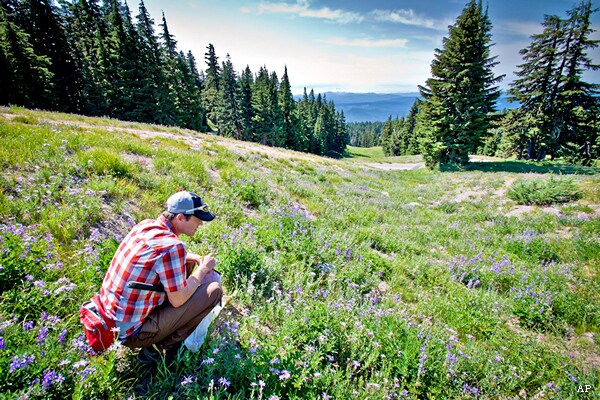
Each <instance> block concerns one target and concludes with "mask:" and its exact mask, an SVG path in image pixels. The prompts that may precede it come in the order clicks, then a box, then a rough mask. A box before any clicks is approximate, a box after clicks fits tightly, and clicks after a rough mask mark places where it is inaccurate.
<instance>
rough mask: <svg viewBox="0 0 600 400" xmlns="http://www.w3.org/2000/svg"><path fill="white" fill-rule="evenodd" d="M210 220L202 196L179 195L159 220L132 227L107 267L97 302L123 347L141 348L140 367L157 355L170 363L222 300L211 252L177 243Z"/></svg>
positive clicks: (151, 361)
mask: <svg viewBox="0 0 600 400" xmlns="http://www.w3.org/2000/svg"><path fill="white" fill-rule="evenodd" d="M214 218H215V216H214V215H213V214H212V213H211V212H209V210H208V206H207V205H206V204H205V203H203V202H202V199H201V198H200V196H198V195H196V194H195V193H192V192H188V191H180V192H177V193H175V194H174V195H172V196H171V197H169V199H168V200H167V204H166V210H165V211H164V212H163V214H162V215H161V216H159V217H158V219H156V220H150V219H149V220H145V221H142V222H140V223H139V224H137V225H136V226H134V227H133V229H132V230H131V232H129V234H127V236H126V237H125V239H123V241H122V242H121V244H120V245H119V248H118V249H117V252H116V253H115V255H114V257H113V259H112V261H111V263H110V266H109V268H108V271H107V272H106V276H105V277H104V281H103V283H102V287H101V289H100V300H101V302H102V305H103V306H104V308H105V311H106V315H107V316H108V317H109V318H110V319H112V320H113V321H114V322H115V325H116V327H117V328H118V330H119V339H120V340H121V342H122V344H123V345H125V346H127V347H130V348H139V347H141V348H142V350H141V351H140V353H139V355H138V360H139V361H140V362H141V363H143V364H147V365H151V364H154V363H156V362H157V361H158V360H159V359H160V356H161V355H162V356H164V357H165V360H166V361H167V362H170V361H171V360H172V359H173V358H174V356H175V355H176V354H177V351H178V350H179V348H180V347H181V344H182V343H183V341H184V340H185V339H186V338H187V337H188V336H189V335H190V334H191V333H192V332H193V331H194V329H195V328H196V326H197V325H198V324H199V323H200V321H202V319H203V318H204V317H205V316H206V315H207V314H208V313H210V311H211V310H212V308H213V307H214V306H215V305H216V304H218V303H219V301H220V300H221V296H222V290H221V287H220V286H219V283H218V274H217V273H216V272H215V271H213V269H214V267H215V264H216V260H215V259H214V257H213V254H212V253H211V254H208V255H206V256H199V255H197V254H193V253H191V252H188V251H186V248H185V244H184V243H183V242H182V241H181V240H180V239H179V235H180V234H184V235H187V236H190V237H192V236H194V234H195V233H196V231H197V230H198V227H199V226H201V225H202V224H203V223H204V222H208V221H212V220H213V219H214Z"/></svg>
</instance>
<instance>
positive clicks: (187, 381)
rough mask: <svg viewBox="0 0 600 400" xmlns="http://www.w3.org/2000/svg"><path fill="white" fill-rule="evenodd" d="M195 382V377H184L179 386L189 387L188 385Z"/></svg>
mask: <svg viewBox="0 0 600 400" xmlns="http://www.w3.org/2000/svg"><path fill="white" fill-rule="evenodd" d="M195 380H196V377H195V376H192V375H189V376H186V377H184V378H183V380H182V381H181V386H185V385H189V384H190V383H194V381H195Z"/></svg>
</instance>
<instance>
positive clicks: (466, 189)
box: [0, 108, 600, 400]
mask: <svg viewBox="0 0 600 400" xmlns="http://www.w3.org/2000/svg"><path fill="white" fill-rule="evenodd" d="M373 161H377V162H381V163H385V162H388V163H392V162H396V163H411V162H415V163H416V162H419V161H420V160H419V159H418V158H415V157H413V158H397V159H385V158H384V157H383V153H382V152H381V149H358V148H350V149H349V151H348V157H347V158H345V159H342V160H333V159H328V158H320V157H316V156H311V155H306V154H302V153H297V152H292V151H285V150H281V149H273V148H263V147H261V146H259V145H257V144H250V143H248V144H245V143H241V142H236V141H234V140H230V139H225V138H221V137H217V136H210V135H205V134H199V133H195V132H191V131H186V130H182V129H174V128H166V127H158V126H150V125H144V124H133V123H125V122H120V121H114V120H109V119H99V118H86V117H81V116H75V115H67V114H59V113H46V112H40V111H29V110H25V109H21V108H10V109H8V108H3V109H0V164H1V168H2V175H1V177H0V398H2V399H4V398H6V399H13V398H22V399H25V398H33V399H47V398H61V399H62V398H75V399H205V398H206V399H271V400H275V399H398V398H399V399H423V398H431V399H499V398H500V399H529V398H531V399H582V398H597V397H598V394H599V393H600V379H599V378H600V376H599V372H598V371H599V369H598V367H599V365H600V345H599V343H600V335H599V332H600V331H599V328H600V290H599V288H600V169H599V168H583V167H572V166H563V165H558V164H549V163H546V164H532V163H528V162H524V161H501V160H486V161H481V162H474V163H472V165H471V166H470V167H469V168H468V169H467V170H462V171H431V170H429V169H425V168H421V169H416V170H406V171H402V170H390V171H386V170H382V169H376V168H371V167H370V166H369V165H368V162H373ZM180 187H182V188H185V189H189V190H192V191H195V192H197V193H198V194H200V195H201V196H202V197H203V198H204V199H205V201H206V202H207V203H208V204H209V205H210V207H211V211H213V212H214V213H215V214H216V215H217V216H218V217H217V219H216V220H215V221H213V222H211V223H209V224H205V225H204V227H202V228H201V229H200V230H199V231H198V233H197V234H196V236H195V237H194V238H191V239H190V238H184V240H185V241H186V243H187V246H188V248H189V249H190V250H192V251H194V252H197V253H200V254H202V253H206V252H209V251H212V252H215V254H216V258H217V259H218V260H219V266H218V269H219V271H220V272H221V273H222V274H223V285H224V288H225V292H226V294H227V295H229V296H231V299H230V300H229V303H228V305H227V307H226V308H225V309H224V310H223V311H222V313H221V316H220V318H219V320H218V321H217V323H215V324H214V325H213V327H212V331H211V334H210V337H209V338H208V339H207V341H206V342H205V344H204V346H203V347H202V348H201V350H200V351H199V352H198V353H191V352H189V351H182V352H180V354H179V355H178V358H177V360H176V362H175V363H174V364H172V365H159V366H158V367H156V368H154V369H148V368H147V367H143V366H141V365H139V364H138V363H137V362H136V359H135V355H136V353H135V352H134V351H131V350H129V349H127V348H124V347H122V346H119V345H118V344H117V345H115V346H113V348H111V349H110V350H109V351H107V352H104V353H102V354H98V355H95V354H92V352H91V350H90V349H89V348H88V347H87V345H86V344H85V341H84V336H83V330H82V326H81V325H80V323H79V319H78V317H79V315H78V309H79V306H80V305H81V303H83V302H84V301H86V300H87V299H89V298H90V297H91V296H92V294H93V293H94V292H95V291H97V290H99V287H100V284H101V282H102V278H103V276H104V273H105V271H106V269H107V267H108V264H109V262H110V259H111V257H112V255H113V254H114V251H115V250H116V247H117V245H118V243H119V240H120V239H121V238H122V237H123V236H124V235H125V234H126V233H127V232H128V230H129V229H130V227H131V226H133V224H135V223H137V222H139V221H141V220H143V219H146V218H154V217H156V216H158V215H159V213H160V212H161V211H162V205H163V204H164V202H165V200H166V199H167V197H168V196H169V195H170V194H172V193H173V192H175V191H176V190H177V189H178V188H180ZM586 385H589V387H590V388H592V389H591V390H588V392H587V393H582V392H581V391H579V392H578V390H579V389H581V388H585V387H586Z"/></svg>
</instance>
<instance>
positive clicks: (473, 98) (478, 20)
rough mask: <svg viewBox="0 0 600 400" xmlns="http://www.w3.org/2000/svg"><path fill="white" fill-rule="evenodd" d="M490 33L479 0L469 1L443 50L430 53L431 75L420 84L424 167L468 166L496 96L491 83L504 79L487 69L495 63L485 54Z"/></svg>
mask: <svg viewBox="0 0 600 400" xmlns="http://www.w3.org/2000/svg"><path fill="white" fill-rule="evenodd" d="M490 31H491V22H490V20H489V17H488V13H487V10H485V11H484V10H483V9H482V5H481V0H479V1H476V0H471V1H470V2H469V3H467V5H466V7H465V8H464V9H463V12H462V14H461V15H460V16H459V17H458V18H457V21H456V23H455V24H454V25H452V26H450V28H449V36H448V37H447V38H444V40H443V48H442V49H441V50H440V49H436V51H435V53H436V54H435V59H434V60H433V62H432V64H431V73H432V75H433V77H432V78H430V79H428V80H427V83H426V86H419V89H420V91H421V95H422V96H423V98H424V99H425V101H426V102H427V103H428V104H427V107H424V111H425V112H426V118H427V123H428V125H429V129H430V134H429V135H428V136H427V137H425V138H423V139H422V140H423V150H424V154H423V157H424V159H425V161H426V163H427V164H428V165H429V166H432V165H434V164H436V163H442V164H445V163H457V164H460V165H464V164H467V163H468V162H469V153H471V152H474V151H475V150H476V149H477V146H478V144H479V141H480V138H481V136H482V135H483V134H485V133H486V132H487V130H488V127H489V126H490V116H489V114H490V113H491V112H493V111H494V106H495V102H496V100H497V98H498V96H499V95H500V90H499V89H498V87H497V86H494V85H495V84H496V83H497V82H499V81H500V80H501V79H502V78H503V76H499V77H494V75H493V72H492V67H493V66H494V65H496V64H497V62H495V61H494V60H495V57H490V46H491V43H490V42H491V35H490Z"/></svg>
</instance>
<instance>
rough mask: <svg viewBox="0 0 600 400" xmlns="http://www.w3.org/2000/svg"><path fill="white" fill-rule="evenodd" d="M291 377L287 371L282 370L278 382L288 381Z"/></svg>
mask: <svg viewBox="0 0 600 400" xmlns="http://www.w3.org/2000/svg"><path fill="white" fill-rule="evenodd" d="M290 377H291V375H290V371H288V370H285V369H284V370H283V371H281V374H279V380H280V381H284V380H286V379H290Z"/></svg>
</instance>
